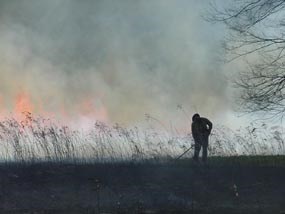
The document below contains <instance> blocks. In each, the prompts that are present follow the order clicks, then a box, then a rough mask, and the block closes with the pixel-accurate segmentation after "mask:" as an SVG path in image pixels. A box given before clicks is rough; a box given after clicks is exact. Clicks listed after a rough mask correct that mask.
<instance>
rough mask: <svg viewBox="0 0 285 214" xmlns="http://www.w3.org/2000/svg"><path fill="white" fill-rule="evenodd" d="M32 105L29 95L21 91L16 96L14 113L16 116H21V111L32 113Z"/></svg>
mask: <svg viewBox="0 0 285 214" xmlns="http://www.w3.org/2000/svg"><path fill="white" fill-rule="evenodd" d="M33 110H34V106H33V104H32V102H31V99H30V97H29V95H28V94H27V93H25V92H21V93H19V94H18V95H17V96H16V100H15V106H14V114H15V116H16V117H22V116H23V113H27V112H30V113H32V112H33Z"/></svg>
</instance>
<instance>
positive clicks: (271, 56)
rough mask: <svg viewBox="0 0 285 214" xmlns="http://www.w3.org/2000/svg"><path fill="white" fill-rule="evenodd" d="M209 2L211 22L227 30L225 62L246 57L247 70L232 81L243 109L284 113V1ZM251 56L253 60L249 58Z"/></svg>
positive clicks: (239, 0) (282, 114) (235, 0)
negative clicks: (223, 26)
mask: <svg viewBox="0 0 285 214" xmlns="http://www.w3.org/2000/svg"><path fill="white" fill-rule="evenodd" d="M224 2H226V3H227V6H219V4H218V3H219V2H217V1H215V2H213V4H212V5H211V6H212V7H211V9H212V10H211V11H210V13H209V14H210V17H208V20H209V21H211V22H219V23H223V24H224V25H225V26H226V27H227V28H228V29H229V31H228V34H227V36H226V38H225V49H226V51H227V53H228V54H229V59H228V60H229V61H232V60H236V59H237V58H240V57H243V58H246V59H248V60H247V62H248V69H247V70H245V71H243V72H241V73H240V74H239V76H238V78H237V79H236V80H235V81H234V82H235V85H236V86H237V87H238V88H240V89H241V96H240V98H241V99H240V101H241V102H240V106H241V107H242V109H243V110H244V111H245V112H265V113H269V114H273V115H274V116H284V113H285V53H284V49H285V19H284V18H285V0H230V1H224ZM253 58H254V60H252V59H253Z"/></svg>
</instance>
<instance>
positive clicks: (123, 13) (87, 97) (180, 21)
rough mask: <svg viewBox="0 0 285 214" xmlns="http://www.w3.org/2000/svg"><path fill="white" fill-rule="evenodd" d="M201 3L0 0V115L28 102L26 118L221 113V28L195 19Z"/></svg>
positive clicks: (126, 119) (127, 118)
mask: <svg viewBox="0 0 285 214" xmlns="http://www.w3.org/2000/svg"><path fill="white" fill-rule="evenodd" d="M206 7H207V1H203V2H202V1H194V0H192V1H191V0H178V1H172V0H156V1H143V0H138V1H133V0H122V1H117V0H101V1H93V0H92V1H91V0H84V1H77V0H60V1H58V0H48V1H46V0H22V1H11V0H1V2H0V75H1V78H0V107H1V110H0V112H2V113H3V112H10V111H13V110H15V109H16V108H17V107H15V105H17V102H18V105H28V104H27V102H28V103H31V105H32V110H33V111H34V112H47V113H55V114H65V115H66V116H67V117H75V118H76V117H77V116H82V115H85V116H86V117H89V116H90V117H91V116H92V117H93V116H94V118H98V119H103V120H107V121H110V122H119V123H124V124H132V123H134V122H138V121H140V120H142V119H143V118H144V114H145V113H149V114H151V115H154V116H155V117H157V118H162V119H163V120H164V121H166V122H168V121H174V122H175V121H177V118H178V117H180V118H182V120H184V123H185V120H186V119H185V118H184V117H183V115H182V117H181V113H180V112H179V111H178V110H177V108H176V107H177V105H178V104H181V105H183V106H184V108H185V109H186V110H187V111H188V112H189V113H194V112H195V111H199V112H200V113H201V114H203V115H206V116H208V117H210V118H218V117H219V116H220V115H221V113H223V114H224V113H225V112H230V105H231V104H230V101H229V98H228V93H227V91H228V84H227V81H226V79H225V77H224V74H223V68H222V63H221V61H220V59H222V58H223V53H222V51H221V47H220V43H219V40H220V39H221V38H222V37H223V29H222V28H218V27H217V26H211V25H210V24H209V23H206V22H205V21H204V20H203V18H202V17H201V14H202V13H203V12H204V10H206ZM23 94H24V95H25V96H28V97H29V98H28V99H29V100H28V101H25V99H27V98H21V96H22V95H23ZM19 96H20V98H19ZM17 99H20V101H19V100H17ZM15 103H16V104H15ZM18 108H20V109H21V107H18ZM23 108H24V107H23ZM27 108H28V107H27Z"/></svg>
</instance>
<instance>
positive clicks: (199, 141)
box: [191, 113, 213, 162]
mask: <svg viewBox="0 0 285 214" xmlns="http://www.w3.org/2000/svg"><path fill="white" fill-rule="evenodd" d="M212 127H213V124H212V123H211V121H210V120H208V119H207V118H204V117H200V115H199V114H197V113H196V114H194V115H193V117H192V126H191V129H192V136H193V138H194V142H195V147H194V148H195V149H194V156H193V160H194V161H199V153H200V150H201V147H202V148H203V152H202V161H203V162H206V161H207V155H208V144H209V135H210V134H211V130H212Z"/></svg>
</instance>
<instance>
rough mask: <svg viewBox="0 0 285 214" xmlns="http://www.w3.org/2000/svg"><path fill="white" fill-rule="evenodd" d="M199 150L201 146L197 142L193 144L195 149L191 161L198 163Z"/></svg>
mask: <svg viewBox="0 0 285 214" xmlns="http://www.w3.org/2000/svg"><path fill="white" fill-rule="evenodd" d="M200 150H201V144H200V143H198V142H195V148H194V156H193V160H195V161H198V160H199V153H200Z"/></svg>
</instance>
